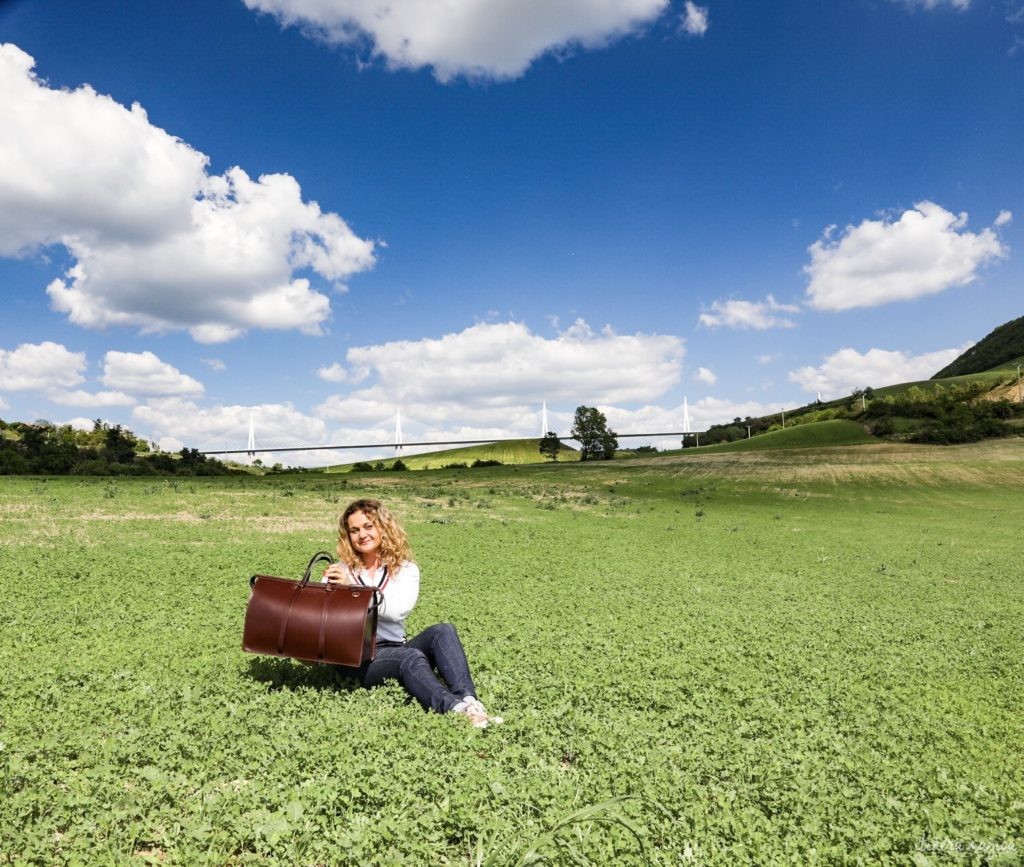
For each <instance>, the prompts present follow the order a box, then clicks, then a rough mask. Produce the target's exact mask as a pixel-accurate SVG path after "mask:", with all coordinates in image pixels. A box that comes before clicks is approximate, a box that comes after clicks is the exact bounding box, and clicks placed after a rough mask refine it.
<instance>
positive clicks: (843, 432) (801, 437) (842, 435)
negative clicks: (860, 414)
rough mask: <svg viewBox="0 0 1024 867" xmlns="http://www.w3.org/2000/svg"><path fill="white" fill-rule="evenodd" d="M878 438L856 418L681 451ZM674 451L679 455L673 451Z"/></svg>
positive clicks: (781, 446)
mask: <svg viewBox="0 0 1024 867" xmlns="http://www.w3.org/2000/svg"><path fill="white" fill-rule="evenodd" d="M876 442H878V439H877V438H875V437H873V436H871V435H870V434H868V433H865V431H864V427H863V426H862V425H860V424H858V423H857V422H855V421H849V420H846V419H833V420H832V421H817V422H809V423H807V424H801V425H797V426H795V427H787V428H782V429H780V430H773V431H769V432H768V433H763V434H759V435H758V436H756V437H751V438H750V439H743V440H736V441H735V442H731V443H721V444H720V445H714V446H702V447H701V448H699V449H684V450H683V452H682V454H688V453H693V454H697V453H699V454H707V453H708V452H748V451H755V450H758V449H807V448H825V447H827V446H856V445H864V444H865V443H876ZM676 454H679V453H678V452H676Z"/></svg>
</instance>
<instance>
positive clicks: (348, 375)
mask: <svg viewBox="0 0 1024 867" xmlns="http://www.w3.org/2000/svg"><path fill="white" fill-rule="evenodd" d="M316 375H317V376H319V377H320V378H321V379H322V380H325V381H326V382H349V383H357V382H362V381H363V380H364V379H366V377H367V376H369V375H370V371H369V369H368V368H366V367H357V368H354V369H352V370H349V369H348V368H346V367H345V366H344V365H341V364H339V363H338V362H337V361H336V362H334V364H331V365H329V366H327V367H321V368H318V369H317V372H316Z"/></svg>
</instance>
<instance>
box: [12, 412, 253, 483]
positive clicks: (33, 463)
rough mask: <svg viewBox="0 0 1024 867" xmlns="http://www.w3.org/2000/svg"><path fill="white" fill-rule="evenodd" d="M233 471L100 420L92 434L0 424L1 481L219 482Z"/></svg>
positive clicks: (64, 427) (197, 453)
mask: <svg viewBox="0 0 1024 867" xmlns="http://www.w3.org/2000/svg"><path fill="white" fill-rule="evenodd" d="M231 472H241V471H238V470H232V469H231V468H230V467H228V466H227V465H226V464H223V463H221V462H220V461H218V460H217V459H216V458H211V457H208V456H207V455H204V454H203V453H202V452H200V451H199V450H198V449H189V448H183V449H182V450H181V451H179V452H177V453H175V454H169V453H167V452H161V451H153V450H152V449H151V448H150V446H149V443H147V442H146V441H145V440H142V439H139V438H138V437H137V436H135V434H133V433H132V432H131V431H130V430H128V429H127V428H124V427H122V426H121V425H119V424H118V425H108V424H107V423H106V422H104V421H102V420H101V419H96V420H95V421H94V422H93V426H92V430H88V431H82V430H77V429H75V428H73V427H71V425H67V424H64V425H55V424H52V423H51V422H48V421H45V420H40V421H37V422H34V423H27V422H6V421H3V420H2V419H0V475H8V476H10V475H47V476H70V475H75V476H122V475H123V476H222V475H227V474H228V473H231Z"/></svg>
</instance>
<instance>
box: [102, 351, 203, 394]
mask: <svg viewBox="0 0 1024 867" xmlns="http://www.w3.org/2000/svg"><path fill="white" fill-rule="evenodd" d="M103 384H104V385H106V386H110V387H111V388H116V389H119V390H120V391H124V392H129V393H131V394H142V395H152V396H170V395H181V396H195V395H200V394H202V393H203V385H202V383H201V382H199V381H198V380H197V379H193V378H192V377H191V376H188V375H187V374H184V373H182V372H181V371H180V370H178V368H176V367H174V366H173V365H171V364H168V363H167V362H166V361H161V360H160V359H159V358H157V356H156V355H154V354H153V353H152V352H115V351H111V352H108V353H107V354H106V356H105V357H104V359H103Z"/></svg>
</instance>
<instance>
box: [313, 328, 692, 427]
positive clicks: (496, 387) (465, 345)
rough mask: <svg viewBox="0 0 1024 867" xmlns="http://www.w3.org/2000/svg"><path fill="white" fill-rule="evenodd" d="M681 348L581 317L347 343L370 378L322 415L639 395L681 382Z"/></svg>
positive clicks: (418, 412) (497, 415) (432, 418)
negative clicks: (548, 331) (557, 327)
mask: <svg viewBox="0 0 1024 867" xmlns="http://www.w3.org/2000/svg"><path fill="white" fill-rule="evenodd" d="M683 354H684V347H683V341H682V340H681V339H680V338H678V337H675V336H673V335H661V334H617V333H615V332H614V331H613V330H612V329H611V328H607V327H606V328H605V329H603V330H602V331H600V332H594V331H593V330H592V329H591V328H590V327H589V326H588V325H587V323H585V322H583V321H582V320H577V321H576V322H575V323H574V324H573V325H572V326H571V327H569V328H567V329H566V330H564V331H562V332H561V333H559V334H558V335H557V336H556V337H554V338H547V337H542V336H540V335H537V334H534V333H533V332H531V331H530V329H529V328H528V327H527V326H526V325H524V324H522V323H518V322H507V323H479V324H476V325H473V326H471V327H469V328H467V329H465V330H464V331H461V332H458V333H455V334H446V335H444V336H443V337H440V338H424V339H422V340H415V341H413V340H406V341H393V342H390V343H385V344H380V345H376V346H362V347H353V348H351V349H349V350H348V352H347V354H346V361H347V362H348V365H349V366H350V367H351V368H355V369H360V370H362V369H365V370H366V371H368V377H372V378H373V382H372V384H371V385H369V386H368V387H366V388H364V389H361V390H359V391H356V392H354V393H352V394H350V395H348V396H347V397H335V398H332V399H330V400H328V401H326V402H325V403H324V404H323V406H322V407H320V412H321V413H322V414H323V415H325V416H326V417H328V418H334V419H337V420H339V421H345V420H347V419H353V418H354V419H359V420H361V421H369V420H371V419H373V418H380V417H381V416H382V415H387V414H388V412H390V413H393V412H394V407H395V406H396V405H401V406H402V408H403V412H405V411H406V410H407V411H408V412H409V414H410V415H412V416H414V417H418V418H420V419H421V420H422V421H423V422H425V423H428V424H440V423H444V422H445V421H446V420H448V419H464V420H465V421H466V422H467V423H470V424H477V425H490V424H503V422H504V421H505V420H507V419H508V418H509V417H510V416H514V415H515V414H516V413H523V412H526V411H527V408H528V407H531V406H532V407H535V406H536V405H537V404H539V403H540V402H541V401H542V400H546V401H548V402H549V403H555V402H558V401H575V403H576V404H580V403H587V404H595V403H631V402H641V401H645V400H651V399H653V398H655V397H658V396H659V395H661V394H663V393H664V392H665V391H667V390H668V389H669V388H671V387H672V386H673V385H675V384H676V383H677V382H678V381H679V379H680V376H681V369H682V360H683ZM529 411H530V412H532V410H529Z"/></svg>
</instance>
